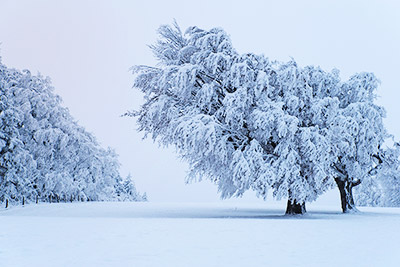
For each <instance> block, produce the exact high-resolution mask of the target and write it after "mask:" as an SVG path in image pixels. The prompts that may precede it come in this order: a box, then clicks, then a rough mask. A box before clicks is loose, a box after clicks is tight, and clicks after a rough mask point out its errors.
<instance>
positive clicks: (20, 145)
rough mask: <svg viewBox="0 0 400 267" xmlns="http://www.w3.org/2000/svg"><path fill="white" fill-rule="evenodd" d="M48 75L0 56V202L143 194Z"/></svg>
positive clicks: (122, 197) (133, 197)
mask: <svg viewBox="0 0 400 267" xmlns="http://www.w3.org/2000/svg"><path fill="white" fill-rule="evenodd" d="M60 103H61V99H60V97H59V96H57V95H56V94H54V92H53V88H52V86H51V84H50V81H49V79H48V78H43V77H42V76H40V75H38V76H34V75H31V73H30V72H29V71H27V70H24V71H22V72H21V71H19V70H16V69H11V68H7V67H6V66H5V65H4V64H2V63H1V61H0V202H7V203H8V202H23V201H24V202H38V201H41V202H43V201H50V202H54V201H94V200H97V201H101V200H144V199H145V196H143V195H140V194H139V193H138V192H137V191H136V189H135V186H134V184H133V182H132V180H131V178H130V177H128V178H126V179H123V178H122V177H121V175H120V173H119V163H118V160H117V156H116V154H115V153H114V151H113V150H111V149H107V150H106V149H103V148H102V147H101V146H100V145H99V143H98V142H97V141H96V139H95V137H94V136H93V135H91V134H90V133H88V132H87V131H85V129H84V128H83V127H81V126H79V125H78V124H77V122H76V121H75V120H74V119H73V118H72V117H71V115H70V114H69V112H68V110H67V109H66V108H64V107H62V106H61V105H60Z"/></svg>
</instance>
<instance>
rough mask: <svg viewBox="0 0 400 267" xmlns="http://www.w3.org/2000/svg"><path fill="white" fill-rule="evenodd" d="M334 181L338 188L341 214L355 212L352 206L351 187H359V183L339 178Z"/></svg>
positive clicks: (353, 205) (355, 209)
mask: <svg viewBox="0 0 400 267" xmlns="http://www.w3.org/2000/svg"><path fill="white" fill-rule="evenodd" d="M335 181H336V184H337V186H338V188H339V192H340V201H341V203H342V211H343V213H351V212H357V211H358V210H357V208H356V205H355V204H354V198H353V187H355V186H357V185H359V184H360V183H361V182H360V181H357V182H352V181H349V180H347V179H346V180H341V179H340V178H335Z"/></svg>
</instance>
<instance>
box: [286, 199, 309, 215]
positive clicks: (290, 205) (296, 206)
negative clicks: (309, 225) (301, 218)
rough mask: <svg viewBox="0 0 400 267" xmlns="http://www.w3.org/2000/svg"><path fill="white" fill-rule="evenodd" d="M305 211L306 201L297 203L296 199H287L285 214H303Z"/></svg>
mask: <svg viewBox="0 0 400 267" xmlns="http://www.w3.org/2000/svg"><path fill="white" fill-rule="evenodd" d="M304 213H306V203H305V202H303V203H298V202H297V201H296V200H293V201H292V200H290V199H289V200H288V202H287V207H286V215H295V214H304Z"/></svg>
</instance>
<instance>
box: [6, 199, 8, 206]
mask: <svg viewBox="0 0 400 267" xmlns="http://www.w3.org/2000/svg"><path fill="white" fill-rule="evenodd" d="M6 208H8V199H6Z"/></svg>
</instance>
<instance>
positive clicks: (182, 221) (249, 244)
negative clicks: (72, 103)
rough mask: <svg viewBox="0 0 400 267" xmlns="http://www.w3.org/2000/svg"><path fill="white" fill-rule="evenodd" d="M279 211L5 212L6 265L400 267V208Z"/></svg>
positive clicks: (232, 207)
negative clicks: (304, 212) (353, 211)
mask: <svg viewBox="0 0 400 267" xmlns="http://www.w3.org/2000/svg"><path fill="white" fill-rule="evenodd" d="M284 208H285V207H284V204H282V203H280V204H279V203H278V204H277V203H268V202H266V203H263V202H260V203H255V204H254V203H252V204H249V203H247V204H243V203H232V202H219V203H207V204H199V203H197V204H182V203H179V204H178V203H175V204H173V203H171V204H160V203H73V204H39V205H28V206H25V207H14V208H11V209H8V210H5V209H3V208H2V209H1V210H0V266H2V267H8V266H12V267H14V266H17V267H18V266H139V267H140V266H174V267H175V266H400V241H399V240H400V231H399V226H400V209H396V208H361V210H362V213H360V214H357V215H343V214H341V213H340V210H339V207H322V206H315V205H314V206H313V205H309V207H308V211H309V212H308V215H305V216H296V217H290V216H289V217H288V216H282V214H283V213H284Z"/></svg>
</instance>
